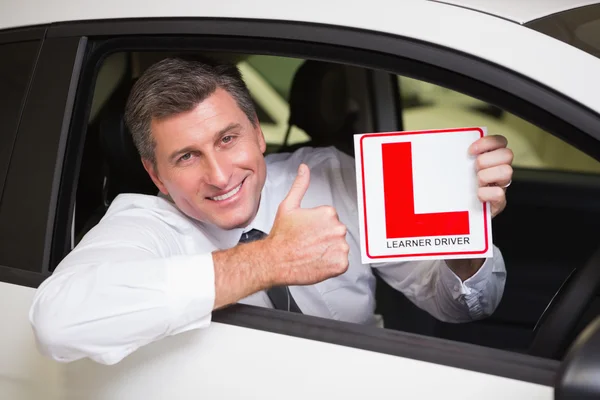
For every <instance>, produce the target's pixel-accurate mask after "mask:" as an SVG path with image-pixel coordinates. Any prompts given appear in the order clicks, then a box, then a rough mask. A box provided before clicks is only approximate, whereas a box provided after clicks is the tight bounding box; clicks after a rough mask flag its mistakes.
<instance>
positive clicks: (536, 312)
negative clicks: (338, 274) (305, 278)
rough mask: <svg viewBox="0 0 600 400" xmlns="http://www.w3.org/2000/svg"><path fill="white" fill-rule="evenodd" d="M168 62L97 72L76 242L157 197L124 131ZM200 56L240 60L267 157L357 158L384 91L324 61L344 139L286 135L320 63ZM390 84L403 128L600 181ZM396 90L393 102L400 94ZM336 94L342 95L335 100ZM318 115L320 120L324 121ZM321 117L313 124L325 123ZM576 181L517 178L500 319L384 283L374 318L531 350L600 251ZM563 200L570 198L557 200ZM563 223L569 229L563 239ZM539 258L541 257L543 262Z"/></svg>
mask: <svg viewBox="0 0 600 400" xmlns="http://www.w3.org/2000/svg"><path fill="white" fill-rule="evenodd" d="M169 55H172V53H169V52H139V53H136V52H132V53H119V54H113V55H112V56H110V57H108V58H106V59H104V62H103V65H101V66H99V68H98V71H99V73H98V74H97V77H96V81H95V83H94V87H95V90H94V93H93V94H92V99H93V102H92V111H93V112H92V113H91V117H90V119H89V121H88V124H87V132H86V138H85V145H84V149H83V157H82V161H81V167H80V173H79V181H78V186H77V195H76V196H77V197H76V207H75V212H74V225H73V226H74V229H73V243H74V244H76V243H78V242H79V240H81V238H82V237H83V236H84V235H85V234H86V233H87V232H88V231H89V230H90V229H91V228H93V226H94V225H95V224H97V223H98V222H99V221H100V219H101V218H102V217H103V215H104V213H105V212H106V210H107V208H108V207H109V206H110V203H111V201H112V200H113V199H114V198H115V197H116V196H117V195H118V194H120V193H126V192H129V193H131V192H133V193H143V194H149V195H153V194H154V195H155V194H156V193H157V188H156V186H155V185H154V184H153V182H152V181H151V180H150V178H149V177H148V175H147V173H146V171H145V170H144V169H143V167H142V165H141V163H140V160H139V155H138V154H137V151H136V150H135V148H134V146H133V142H132V141H131V138H130V137H128V134H127V132H126V130H125V129H124V125H123V124H122V118H123V114H124V105H125V102H126V99H127V96H128V94H129V91H130V89H131V86H132V84H133V83H134V82H135V80H136V79H137V78H138V77H139V76H140V75H141V73H142V72H143V71H144V70H145V69H146V68H148V67H149V66H150V65H152V64H153V63H154V62H156V61H158V60H160V59H162V58H164V57H167V56H169ZM201 55H211V56H213V57H222V58H223V59H226V60H234V61H235V63H236V64H237V65H238V67H239V69H240V71H241V73H242V76H243V78H244V80H245V82H246V84H247V86H248V88H249V90H250V93H251V95H252V98H253V100H254V103H255V104H256V105H257V115H258V118H259V122H260V124H261V127H262V129H263V132H264V134H265V137H266V140H267V143H268V146H269V147H268V151H269V152H278V151H288V150H290V149H292V150H293V149H295V148H298V147H299V146H302V145H317V146H327V145H333V146H336V147H338V148H339V149H340V150H342V151H346V152H347V153H348V154H352V153H351V150H352V149H351V148H350V149H349V147H352V145H353V140H352V135H353V134H355V133H361V132H362V131H364V130H362V131H359V130H357V129H356V124H354V122H355V121H356V118H365V115H371V113H372V112H373V107H374V106H373V105H372V104H370V103H369V102H370V101H371V100H370V99H371V98H372V96H375V94H374V93H375V92H376V90H375V89H374V88H373V87H370V86H369V85H371V84H372V83H370V79H369V78H368V76H369V73H372V72H373V71H372V70H370V69H367V68H361V67H358V66H356V65H353V66H352V67H349V66H347V65H343V64H335V63H327V62H323V63H322V64H320V65H318V64H317V66H318V67H319V68H323V69H327V70H329V71H330V72H331V73H333V74H334V75H335V76H336V77H337V78H341V79H339V81H340V82H341V81H343V82H344V84H340V83H339V82H338V81H336V80H333V81H328V83H327V84H326V85H323V86H322V87H321V90H323V91H322V92H319V93H318V94H317V95H316V96H317V97H315V99H319V100H320V101H321V102H322V103H323V104H321V105H320V106H322V107H323V108H322V109H321V110H322V111H323V113H322V114H324V115H325V116H327V117H329V116H331V114H332V112H333V111H335V112H338V110H337V107H334V108H331V105H332V102H333V101H334V100H335V97H336V96H337V97H340V98H342V101H341V102H340V104H344V105H346V106H347V109H345V110H344V111H343V112H341V114H343V118H342V120H343V123H342V124H340V126H339V132H338V131H330V130H328V129H327V128H324V129H323V127H324V126H326V125H320V126H318V127H317V128H316V129H313V130H311V129H310V128H311V126H310V125H307V126H308V127H309V128H307V130H306V131H304V130H301V129H299V128H298V127H297V126H296V125H293V127H292V130H291V131H290V134H289V136H288V135H287V134H288V129H289V126H290V122H289V119H290V98H292V97H293V96H294V93H292V87H293V83H294V82H296V81H295V79H296V78H297V73H298V72H299V71H300V68H303V67H305V66H306V65H309V63H312V61H307V60H303V59H299V58H289V57H276V56H271V55H269V56H267V55H246V54H237V53H236V54H224V53H219V54H218V55H215V54H212V53H210V54H205V53H202V54H201ZM312 65H313V66H314V65H315V64H312ZM340 71H341V72H340ZM348 71H351V73H350V72H348ZM361 73H362V75H361ZM382 73H383V72H382ZM336 74H337V75H336ZM363 75H364V79H363V80H362V81H361V76H363ZM349 77H351V79H350V78H349ZM386 81H387V82H388V83H387V84H388V85H389V88H390V89H396V88H399V92H400V94H401V96H400V99H401V101H400V103H399V104H398V110H400V111H401V117H402V123H403V129H404V130H417V129H433V128H451V127H463V126H486V127H487V128H488V132H489V133H490V134H494V133H497V134H502V135H504V136H506V137H507V138H508V140H509V147H510V148H511V149H512V150H513V151H514V153H515V161H514V165H515V166H516V167H520V168H525V169H528V170H534V171H567V172H570V173H574V174H585V175H591V176H592V177H596V178H600V174H599V173H600V168H599V166H598V162H596V161H595V160H594V159H592V158H590V157H588V156H586V155H585V154H584V153H582V152H580V151H578V150H576V149H575V148H574V147H572V146H570V145H568V144H565V143H564V142H562V141H561V140H559V139H556V138H555V137H554V136H553V135H551V134H550V133H548V132H545V131H543V130H541V129H539V128H537V127H536V126H535V125H534V124H531V123H528V122H526V121H524V120H522V119H520V118H518V117H516V116H515V115H513V114H511V113H508V112H506V111H503V110H501V109H498V108H497V107H493V106H491V105H490V104H488V103H485V102H483V101H480V100H476V99H474V98H471V97H469V96H466V95H463V94H461V93H459V92H457V91H453V90H449V89H447V88H445V87H442V86H437V85H433V84H430V83H427V82H425V81H421V80H417V79H412V78H405V77H400V78H397V80H391V79H390V80H386ZM309 82H310V83H311V84H312V83H314V82H312V81H309ZM396 85H397V86H396ZM387 92H389V93H392V90H388V91H387ZM332 93H333V94H335V96H331V97H327V96H330V95H331V94H332ZM351 97H352V98H351ZM324 99H325V100H324ZM379 100H381V101H379ZM314 103H318V102H317V101H314ZM374 103H377V104H382V105H385V106H386V107H389V105H390V104H394V103H393V99H392V100H390V99H378V101H377V102H374ZM311 116H312V117H315V118H317V117H318V115H316V114H311ZM312 117H311V121H312V120H314V119H315V118H312ZM367 119H368V118H367ZM321 122H322V123H323V124H326V123H329V122H330V121H327V120H326V118H325V120H324V121H321ZM366 129H369V128H368V127H367V128H366ZM286 137H287V142H286ZM348 145H349V147H348ZM569 182H570V178H564V179H563V178H560V179H555V180H552V181H551V182H548V184H547V185H546V186H543V187H541V188H540V187H539V186H535V187H534V186H527V185H526V184H524V183H523V182H522V181H520V180H519V179H516V181H515V182H514V183H513V185H512V187H511V188H510V189H509V193H510V194H511V196H512V197H511V198H510V202H509V207H508V208H507V210H506V211H505V212H503V213H502V216H501V217H500V218H498V219H496V220H495V221H494V243H495V244H497V245H498V246H499V248H500V249H501V250H502V254H503V256H504V258H505V261H506V265H507V268H508V269H509V270H510V280H509V281H508V283H507V285H506V289H505V295H504V297H503V301H502V303H501V305H500V306H499V308H498V311H496V312H495V313H494V315H492V317H490V318H488V319H486V320H483V321H476V322H470V323H465V324H451V323H443V322H441V321H438V320H434V319H433V317H431V316H430V315H428V314H427V315H424V312H423V311H422V310H420V309H418V307H416V306H415V305H414V304H413V303H411V302H410V301H409V300H407V298H406V297H405V296H404V295H403V294H401V293H400V292H399V291H397V290H395V289H393V288H390V287H389V285H386V283H385V282H384V281H383V280H381V279H379V277H377V287H378V288H377V309H376V313H377V315H378V316H379V317H380V321H381V324H382V325H383V327H384V328H387V329H394V330H401V331H409V332H416V333H419V334H423V335H430V336H435V337H443V338H446V339H452V340H457V341H463V342H472V343H476V344H479V345H485V346H489V347H495V348H502V349H507V350H515V351H519V352H525V351H526V350H527V346H528V344H529V341H530V338H531V332H532V329H533V327H534V326H535V323H536V321H537V320H538V318H539V316H540V315H541V314H542V312H543V311H544V309H545V307H546V306H547V304H548V302H549V301H550V300H551V298H552V296H553V295H554V294H555V292H556V290H557V289H558V288H559V287H560V285H561V283H562V280H563V278H564V277H566V276H567V275H568V273H569V272H570V269H571V268H572V267H574V266H577V265H580V263H581V262H583V261H585V260H584V259H580V258H574V257H571V256H570V255H569V254H568V253H570V252H576V253H577V254H581V255H582V256H581V257H584V255H585V254H587V251H588V250H589V249H590V248H592V247H593V246H595V245H596V244H595V243H592V242H593V241H592V238H590V237H589V235H585V233H584V231H583V230H582V229H581V226H580V225H581V221H584V222H585V223H587V224H592V225H593V224H594V223H595V222H596V221H598V220H599V217H600V216H599V215H598V212H597V211H596V209H595V208H593V207H592V208H591V209H590V208H584V203H583V202H579V199H581V198H582V197H585V196H587V197H590V196H592V195H593V193H595V192H594V190H596V189H597V188H600V185H599V184H598V183H597V182H595V181H590V182H588V183H589V186H585V187H583V188H580V189H577V190H570V189H569V190H567V188H569ZM586 185H587V183H586ZM556 193H560V194H561V195H563V198H559V197H557V195H556ZM536 196H537V197H536ZM565 196H566V197H565ZM590 198H591V197H590ZM549 214H551V215H554V216H555V219H554V220H552V219H548V218H547V217H546V216H547V215H549ZM523 221H533V222H535V223H531V222H527V223H524V222H523ZM556 221H561V222H563V223H564V224H565V225H563V227H564V229H563V228H561V227H560V226H559V225H558V224H557V223H556ZM566 242H568V243H569V246H562V247H560V246H555V247H556V250H555V252H554V253H553V254H550V253H548V252H546V251H545V250H544V249H546V247H547V246H548V245H549V244H550V245H553V244H554V243H566ZM579 250H581V251H580V252H579ZM532 254H535V255H539V256H536V257H533V256H532ZM540 275H543V276H544V277H545V279H544V284H543V285H540V282H539V280H538V279H537V278H536V277H538V276H540Z"/></svg>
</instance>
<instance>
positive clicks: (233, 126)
mask: <svg viewBox="0 0 600 400" xmlns="http://www.w3.org/2000/svg"><path fill="white" fill-rule="evenodd" d="M241 127H242V125H240V124H239V123H237V122H236V123H234V122H232V123H231V124H229V125H227V126H226V127H225V128H223V129H221V130H220V131H218V132H217V133H216V134H215V138H217V137H219V136H223V135H224V134H225V133H227V132H229V131H232V130H234V129H239V128H241Z"/></svg>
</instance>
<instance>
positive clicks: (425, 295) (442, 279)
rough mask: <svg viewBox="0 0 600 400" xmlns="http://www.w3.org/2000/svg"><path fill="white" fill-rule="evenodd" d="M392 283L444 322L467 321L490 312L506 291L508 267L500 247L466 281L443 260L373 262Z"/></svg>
mask: <svg viewBox="0 0 600 400" xmlns="http://www.w3.org/2000/svg"><path fill="white" fill-rule="evenodd" d="M372 267H373V268H375V270H376V272H377V273H378V274H379V275H380V276H381V278H382V279H383V280H385V281H386V282H387V283H388V284H389V285H390V286H392V287H394V288H395V289H396V290H399V291H400V292H402V293H403V294H404V295H405V296H406V297H407V298H408V299H409V300H410V301H412V302H413V303H414V304H415V305H416V306H418V307H419V308H421V309H423V310H425V311H427V312H428V313H429V314H431V315H432V316H434V317H435V318H437V319H439V320H441V321H445V322H467V321H472V320H477V319H481V318H484V317H487V316H489V315H491V314H492V313H493V312H494V310H495V309H496V307H498V304H499V303H500V300H501V299H502V294H503V292H504V285H505V282H506V269H505V266H504V260H503V258H502V254H501V253H500V250H499V249H498V248H497V247H495V246H494V256H493V257H492V258H488V259H486V260H485V261H484V263H483V265H482V266H481V268H480V269H479V270H478V271H477V272H476V273H475V274H474V275H473V276H472V277H470V278H469V279H467V280H465V281H464V282H463V281H462V280H461V279H460V278H459V277H458V276H457V275H456V274H455V273H454V272H452V270H451V269H450V268H449V267H448V266H447V265H446V262H445V261H444V260H433V261H407V262H400V263H382V264H373V265H372Z"/></svg>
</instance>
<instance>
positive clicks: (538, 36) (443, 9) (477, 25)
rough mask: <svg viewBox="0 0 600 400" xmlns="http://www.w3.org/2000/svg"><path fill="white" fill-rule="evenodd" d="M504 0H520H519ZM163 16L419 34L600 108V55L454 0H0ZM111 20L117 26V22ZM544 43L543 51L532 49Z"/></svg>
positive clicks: (58, 11) (42, 14) (92, 16)
mask: <svg viewBox="0 0 600 400" xmlns="http://www.w3.org/2000/svg"><path fill="white" fill-rule="evenodd" d="M478 1H482V2H483V1H484V0H478ZM487 1H489V0H487ZM499 1H500V0H499ZM501 1H507V2H511V4H513V5H516V4H517V1H518V0H501ZM544 1H549V2H553V3H558V2H559V1H562V0H544ZM599 1H600V0H599ZM519 4H520V3H519ZM573 4H575V3H573ZM577 4H579V3H577ZM315 9H318V10H319V12H315V11H314V10H315ZM555 9H556V8H555ZM155 18H167V19H169V20H173V19H179V18H186V19H188V20H189V18H198V20H197V21H198V24H202V19H204V18H207V19H214V18H218V19H225V20H227V19H241V20H265V21H290V22H296V23H311V24H320V25H327V26H338V27H348V28H351V29H352V30H365V31H371V32H381V33H384V34H386V35H394V36H398V37H406V38H411V39H413V40H418V41H422V42H426V43H427V42H428V43H432V44H434V45H437V46H441V47H445V48H449V49H452V50H454V51H457V52H461V53H464V54H470V55H472V56H474V57H478V58H480V59H483V60H486V61H487V62H490V63H493V64H496V65H499V66H503V67H505V68H508V69H510V70H512V71H514V72H516V73H519V74H521V75H523V76H527V77H530V78H531V79H533V80H535V81H537V82H539V83H541V84H543V85H546V86H547V87H549V88H551V89H553V90H554V91H556V92H558V93H562V94H563V95H565V96H567V97H570V98H571V99H573V100H575V101H576V102H579V103H580V104H583V105H585V106H587V107H588V108H590V109H592V110H594V111H595V112H599V113H600V97H598V96H597V93H598V92H600V79H599V78H597V76H598V74H597V73H596V71H598V70H600V58H596V57H594V56H592V55H591V54H588V53H586V52H584V51H582V50H580V49H578V48H575V47H574V46H571V45H569V44H567V43H564V42H562V41H559V40H557V39H555V38H552V37H550V36H548V35H545V34H542V33H540V32H537V31H535V30H533V29H530V28H528V27H526V26H523V25H521V24H518V23H515V22H514V21H510V20H507V19H505V18H500V17H497V16H493V15H491V14H488V13H484V12H480V11H475V10H471V9H469V8H466V7H459V6H456V5H449V4H446V3H440V2H435V1H426V0H396V1H395V2H392V3H390V2H389V1H388V0H369V1H368V2H365V1H360V0H355V1H354V2H353V5H352V7H348V0H327V1H323V0H303V1H301V2H299V1H290V2H286V4H285V7H282V2H281V0H253V1H241V0H239V1H235V2H234V1H233V0H230V1H207V0H169V1H168V2H166V1H162V2H148V1H147V0H126V1H123V0H102V1H97V0H53V1H51V2H50V1H47V0H20V1H19V2H18V3H15V2H9V1H0V30H1V29H3V28H16V27H19V26H32V25H45V24H53V23H60V22H68V21H98V20H119V19H120V20H126V21H129V20H131V19H142V20H148V19H155ZM104 26H105V29H110V24H109V23H107V24H106V25H104ZM279 29H281V28H279ZM290 34H291V33H290V32H287V31H286V30H285V29H282V30H281V32H280V35H281V37H282V38H285V37H288V38H289V37H290V36H289V35H290ZM536 49H538V50H539V49H543V51H532V50H536ZM557 60H560V62H557Z"/></svg>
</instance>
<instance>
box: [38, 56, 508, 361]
mask: <svg viewBox="0 0 600 400" xmlns="http://www.w3.org/2000/svg"><path fill="white" fill-rule="evenodd" d="M126 121H127V125H128V127H129V129H130V131H131V133H132V135H133V138H134V141H135V144H136V147H137V148H138V151H139V153H140V156H141V159H142V162H143V164H144V167H145V168H146V170H147V172H148V174H149V175H150V177H151V178H152V180H153V181H154V183H155V184H156V186H157V187H158V189H159V190H160V194H159V195H158V196H146V195H139V194H122V195H119V196H118V197H117V198H116V199H115V200H114V201H113V203H112V204H111V206H110V208H109V210H108V211H107V213H106V215H105V217H104V218H103V219H102V220H101V221H100V223H99V224H98V225H97V226H96V227H94V228H93V229H92V230H91V231H90V232H89V233H88V234H87V235H86V236H85V237H84V238H83V240H82V241H81V242H80V243H79V245H78V246H77V247H76V248H75V249H74V250H73V251H72V252H71V253H70V254H69V255H68V256H67V257H66V258H65V259H64V260H63V261H62V262H61V263H60V265H59V266H58V267H57V268H56V270H55V272H54V274H53V275H52V276H51V277H50V278H49V279H47V280H46V281H45V282H44V283H43V284H42V285H41V286H40V288H39V289H38V291H37V293H36V296H35V299H34V303H33V305H32V308H31V312H30V320H31V323H32V325H33V327H34V331H35V334H36V337H37V340H38V342H39V344H40V349H41V350H42V351H43V352H44V353H45V354H47V355H49V356H50V357H52V358H54V359H55V360H59V361H72V360H77V359H80V358H83V357H90V358H92V359H93V360H96V361H98V362H101V363H105V364H113V363H116V362H118V361H120V360H121V359H122V358H123V357H125V356H127V355H128V354H130V353H131V352H133V351H135V350H136V349H138V348H139V347H141V346H144V345H146V344H148V343H151V342H153V341H156V340H159V339H160V338H163V337H165V336H169V335H174V334H177V333H180V332H184V331H189V330H191V329H195V328H205V327H207V326H209V324H210V321H211V314H212V311H213V310H214V309H217V308H221V307H225V306H227V305H229V304H233V303H236V302H241V303H246V304H253V305H257V306H261V307H275V308H278V309H284V310H289V311H294V312H301V313H304V314H308V315H316V316H321V317H325V318H331V319H337V320H343V321H350V322H355V323H360V324H374V323H375V318H374V309H375V299H374V292H375V276H374V274H379V275H380V276H381V277H382V278H383V279H385V280H386V282H388V283H389V284H390V285H391V286H393V287H394V288H396V289H397V290H399V291H401V292H402V293H404V294H405V295H406V296H407V297H408V298H409V299H410V300H411V301H413V302H414V303H415V304H416V305H418V306H419V307H421V308H422V309H424V310H426V311H428V312H429V313H430V314H432V315H433V316H435V317H436V318H438V319H440V320H444V321H452V322H462V321H470V320H473V319H478V318H483V317H485V316H487V315H489V314H491V313H492V312H493V311H494V309H495V308H496V306H497V305H498V303H499V301H500V299H501V297H502V293H503V289H504V283H505V277H506V271H505V268H504V262H503V260H502V256H501V254H500V252H499V250H498V249H497V248H494V257H493V258H490V259H487V260H485V262H484V260H451V261H447V262H446V261H444V260H435V261H420V262H403V263H388V264H375V265H368V264H362V263H361V260H360V247H359V243H360V239H359V231H358V215H357V205H356V187H355V185H356V182H355V172H354V160H352V159H351V158H350V157H348V156H347V155H345V154H343V153H341V152H339V151H337V150H335V149H334V148H319V149H313V148H303V149H300V150H298V151H296V152H294V153H291V154H274V155H269V156H267V157H265V156H264V155H263V154H264V152H265V149H266V144H265V139H264V137H263V134H262V131H261V128H260V125H259V123H258V120H257V117H256V114H255V111H254V108H253V104H252V100H251V97H250V94H249V93H248V90H247V88H246V87H245V85H244V83H243V81H242V79H241V76H240V74H239V72H238V71H237V69H236V68H235V67H233V66H229V65H220V64H212V63H201V62H199V61H194V60H187V59H181V58H170V59H165V60H163V61H161V62H159V63H157V64H155V65H153V66H152V67H150V68H149V69H148V70H147V71H146V72H145V73H144V74H143V75H142V77H141V78H140V79H139V80H138V82H136V84H135V86H134V88H133V90H132V93H131V95H130V98H129V100H128V103H127V108H126ZM470 151H471V152H472V154H474V155H476V156H477V162H476V164H477V168H478V172H477V174H478V177H479V181H480V188H479V189H478V196H479V198H480V200H482V201H489V202H490V203H491V205H492V214H493V215H494V216H495V215H497V214H498V213H499V212H501V211H502V210H503V209H504V207H505V205H506V198H505V189H504V188H503V187H506V186H507V185H508V184H509V183H510V180H511V176H512V169H511V167H510V164H511V162H512V152H511V151H510V150H509V149H507V148H506V140H505V139H504V138H503V137H500V136H489V137H484V138H481V139H480V140H478V141H477V142H475V143H474V144H473V145H472V146H471V149H470Z"/></svg>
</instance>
